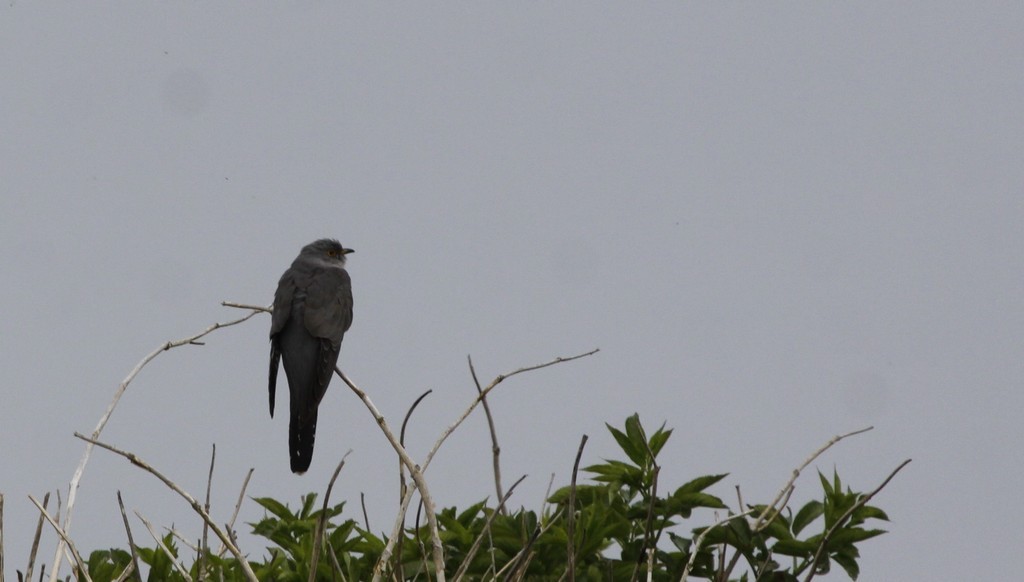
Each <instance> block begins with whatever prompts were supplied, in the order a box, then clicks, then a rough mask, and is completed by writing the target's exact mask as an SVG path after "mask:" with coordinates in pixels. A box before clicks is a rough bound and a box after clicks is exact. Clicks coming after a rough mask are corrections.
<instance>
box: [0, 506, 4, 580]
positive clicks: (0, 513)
mask: <svg viewBox="0 0 1024 582" xmlns="http://www.w3.org/2000/svg"><path fill="white" fill-rule="evenodd" d="M0 582H4V494H3V493H0Z"/></svg>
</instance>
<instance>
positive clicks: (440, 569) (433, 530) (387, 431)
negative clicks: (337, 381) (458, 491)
mask: <svg viewBox="0 0 1024 582" xmlns="http://www.w3.org/2000/svg"><path fill="white" fill-rule="evenodd" d="M334 372H335V373H336V374H338V376H340V377H341V379H342V380H343V381H344V382H345V384H348V387H349V388H351V389H352V391H353V392H355V393H356V396H358V397H359V399H360V400H362V401H363V404H365V405H366V407H367V408H368V409H369V410H370V413H371V414H372V415H373V418H374V419H375V420H376V421H377V425H378V426H379V427H380V429H381V430H382V431H383V432H384V436H385V437H386V438H387V439H388V442H389V443H391V447H392V448H393V449H395V452H396V453H398V457H399V458H400V459H401V460H402V462H403V463H404V464H405V466H406V468H408V469H409V475H410V476H411V477H412V480H413V481H414V482H415V483H416V489H418V490H419V492H420V499H421V500H423V503H424V506H425V508H426V511H427V525H429V526H430V536H431V538H433V546H434V552H433V553H434V567H435V568H436V572H437V580H438V582H445V577H444V547H443V546H442V545H441V537H440V534H439V533H438V527H437V516H436V515H435V514H434V500H433V497H431V496H430V489H429V488H428V487H427V483H426V479H424V478H423V472H422V471H421V470H420V468H419V466H418V465H417V464H416V463H415V462H414V461H413V460H412V457H410V456H409V453H408V452H407V451H406V450H405V447H403V446H402V444H401V443H400V442H398V439H397V438H396V437H395V434H394V433H393V432H391V427H389V426H388V423H387V421H386V420H384V415H382V414H381V413H380V410H378V409H377V406H376V405H375V404H374V403H373V401H372V400H370V397H369V396H367V395H366V392H363V390H362V389H361V388H359V387H358V386H356V385H355V384H354V383H353V382H352V381H351V380H349V379H348V376H346V375H345V374H344V373H342V371H341V369H340V368H338V367H335V368H334ZM401 517H404V514H402V515H401ZM389 547H390V546H389ZM387 551H388V548H385V552H387ZM387 559H390V555H385V554H382V555H381V560H384V561H387Z"/></svg>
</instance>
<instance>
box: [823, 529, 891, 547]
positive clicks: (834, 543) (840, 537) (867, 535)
mask: <svg viewBox="0 0 1024 582" xmlns="http://www.w3.org/2000/svg"><path fill="white" fill-rule="evenodd" d="M884 533H885V530H884V529H861V528H859V527H848V528H843V529H840V530H839V531H837V532H836V533H834V534H832V538H831V539H830V540H829V542H828V545H829V547H830V548H833V547H838V546H845V545H852V544H855V543H857V542H862V541H864V540H869V539H871V538H873V537H876V536H880V535H882V534H884Z"/></svg>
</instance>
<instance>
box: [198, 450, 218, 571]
mask: <svg viewBox="0 0 1024 582" xmlns="http://www.w3.org/2000/svg"><path fill="white" fill-rule="evenodd" d="M216 462H217V443H213V451H212V452H211V453H210V473H209V475H207V476H206V501H205V502H204V503H203V509H205V510H206V513H210V490H211V489H212V488H213V467H214V464H215V463H216ZM209 529H210V528H209V527H207V525H206V522H205V521H204V522H203V538H202V542H200V544H199V579H200V580H205V579H206V554H207V553H209V551H210V546H209V544H208V543H207V533H208V532H209Z"/></svg>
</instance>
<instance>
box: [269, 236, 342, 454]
mask: <svg viewBox="0 0 1024 582" xmlns="http://www.w3.org/2000/svg"><path fill="white" fill-rule="evenodd" d="M351 252H353V251H352V249H346V248H344V247H342V246H341V244H340V243H339V242H338V241H336V240H331V239H320V240H318V241H315V242H312V243H310V244H308V245H306V246H305V247H303V248H302V252H300V253H299V256H298V257H297V258H296V259H295V261H294V262H292V266H291V267H289V268H288V270H287V271H285V272H284V275H281V280H280V281H279V282H278V284H277V292H276V293H275V294H274V313H273V316H272V317H271V323H270V386H269V388H270V416H271V417H273V416H274V397H275V392H276V388H277V370H278V361H279V360H284V371H285V375H286V376H287V377H288V392H289V394H290V398H289V404H290V409H291V410H290V412H291V416H290V419H289V422H288V452H289V456H290V458H291V468H292V471H293V472H295V473H304V472H305V471H306V469H308V468H309V463H310V461H311V460H312V458H313V441H314V438H315V436H316V419H317V409H318V407H319V405H320V400H321V399H323V397H324V392H326V391H327V386H328V384H330V382H331V376H332V375H333V373H334V366H335V364H336V363H337V362H338V354H339V353H340V351H341V340H342V338H344V337H345V332H346V331H348V328H349V326H351V325H352V283H351V280H350V279H349V276H348V272H347V271H346V270H345V268H344V267H345V255H347V254H349V253H351Z"/></svg>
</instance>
